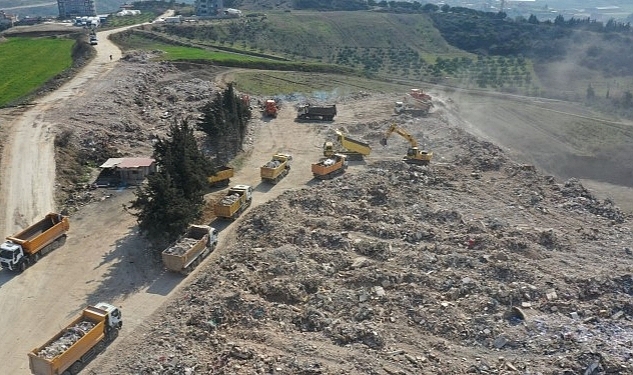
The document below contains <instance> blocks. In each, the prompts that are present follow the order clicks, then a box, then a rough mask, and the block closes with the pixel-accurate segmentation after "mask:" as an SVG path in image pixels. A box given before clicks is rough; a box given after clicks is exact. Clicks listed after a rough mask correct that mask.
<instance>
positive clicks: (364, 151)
mask: <svg viewBox="0 0 633 375" xmlns="http://www.w3.org/2000/svg"><path fill="white" fill-rule="evenodd" d="M341 145H342V146H343V147H345V148H346V149H348V150H349V151H352V152H357V153H359V154H361V155H365V156H367V155H369V153H370V152H371V147H370V146H369V143H365V142H361V141H359V140H356V139H352V138H347V137H345V138H342V139H341Z"/></svg>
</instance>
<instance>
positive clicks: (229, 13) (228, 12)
mask: <svg viewBox="0 0 633 375" xmlns="http://www.w3.org/2000/svg"><path fill="white" fill-rule="evenodd" d="M224 16H225V17H229V18H240V17H242V11H241V10H239V9H233V8H227V9H225V10H224Z"/></svg>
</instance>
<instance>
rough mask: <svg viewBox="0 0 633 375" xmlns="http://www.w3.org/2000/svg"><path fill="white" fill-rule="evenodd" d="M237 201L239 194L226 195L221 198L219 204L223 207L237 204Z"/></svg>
mask: <svg viewBox="0 0 633 375" xmlns="http://www.w3.org/2000/svg"><path fill="white" fill-rule="evenodd" d="M239 199H240V195H239V194H231V195H226V196H224V197H223V198H222V200H221V201H220V204H221V205H224V206H230V205H232V204H233V203H235V202H237V201H238V200H239Z"/></svg>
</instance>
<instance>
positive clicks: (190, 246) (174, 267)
mask: <svg viewBox="0 0 633 375" xmlns="http://www.w3.org/2000/svg"><path fill="white" fill-rule="evenodd" d="M217 244H218V231H217V230H216V229H215V228H213V227H210V226H208V225H190V226H189V229H187V232H185V234H184V235H183V236H181V237H180V238H179V239H178V240H177V241H176V242H174V243H173V244H172V245H171V246H169V247H168V248H166V249H165V250H163V252H162V253H161V258H162V259H163V264H164V265H165V268H167V269H168V270H170V271H174V272H180V273H182V274H183V275H187V274H189V273H190V272H191V271H192V270H193V269H194V268H195V267H196V266H197V265H198V264H200V262H201V261H202V260H203V259H204V258H205V257H206V256H207V255H209V254H211V252H212V251H213V249H215V246H216V245H217Z"/></svg>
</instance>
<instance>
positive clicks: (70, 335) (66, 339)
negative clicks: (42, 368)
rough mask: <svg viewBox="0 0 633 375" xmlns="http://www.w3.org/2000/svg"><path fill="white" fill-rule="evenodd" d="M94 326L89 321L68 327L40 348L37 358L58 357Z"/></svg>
mask: <svg viewBox="0 0 633 375" xmlns="http://www.w3.org/2000/svg"><path fill="white" fill-rule="evenodd" d="M95 325H96V324H95V323H94V322H91V321H89V320H82V321H81V322H79V323H77V324H75V325H74V326H72V327H69V328H68V329H67V330H66V331H64V333H63V334H62V336H60V337H59V338H58V339H57V340H55V341H53V342H51V343H50V344H48V346H46V347H44V348H42V350H40V351H39V352H38V353H37V355H38V357H42V358H46V359H53V358H55V357H57V356H59V355H60V354H62V353H64V352H65V351H66V350H68V348H70V347H71V346H72V345H73V344H74V343H76V342H77V341H79V339H80V338H82V337H83V336H84V335H85V334H86V333H88V331H90V330H91V329H92V328H94V326H95Z"/></svg>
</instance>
